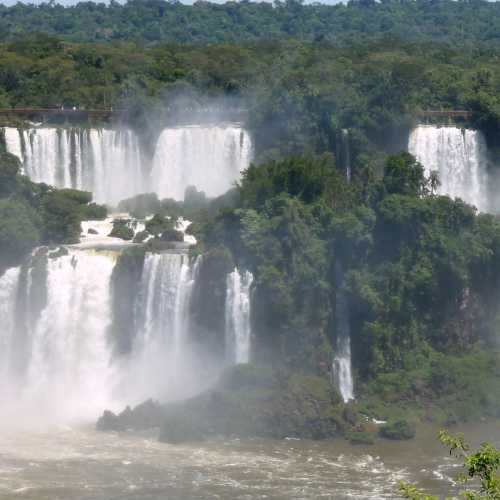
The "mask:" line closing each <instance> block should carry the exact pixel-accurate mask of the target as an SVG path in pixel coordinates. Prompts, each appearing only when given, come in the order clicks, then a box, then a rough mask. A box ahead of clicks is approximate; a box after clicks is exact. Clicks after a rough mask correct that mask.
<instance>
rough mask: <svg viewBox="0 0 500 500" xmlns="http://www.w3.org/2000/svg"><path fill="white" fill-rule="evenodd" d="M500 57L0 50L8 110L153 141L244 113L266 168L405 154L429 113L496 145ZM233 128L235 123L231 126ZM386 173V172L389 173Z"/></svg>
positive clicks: (46, 43)
mask: <svg viewBox="0 0 500 500" xmlns="http://www.w3.org/2000/svg"><path fill="white" fill-rule="evenodd" d="M497 58H498V55H497V52H496V51H488V52H484V53H483V52H481V51H479V50H475V49H470V50H468V49H464V48H459V49H458V48H457V49H454V48H450V47H448V46H445V45H439V44H438V45H436V44H411V43H399V44H395V43H393V42H380V43H377V44H369V45H357V46H355V47H349V48H339V47H335V46H333V45H330V44H326V43H321V44H318V43H316V44H314V43H302V42H297V41H289V42H269V43H267V42H259V43H256V44H251V45H227V44H225V45H205V46H179V45H176V46H161V47H160V46H158V47H152V48H143V47H139V46H137V45H134V44H132V43H121V44H103V45H96V44H68V43H63V42H61V41H60V40H58V39H56V38H51V37H47V36H45V35H40V36H34V37H25V38H23V39H22V40H19V41H16V42H11V43H5V44H2V45H0V107H16V106H35V107H36V106H61V105H66V106H78V107H86V108H89V107H99V108H103V107H109V106H113V107H114V108H115V110H117V116H120V112H119V110H121V111H122V115H121V118H123V119H125V120H128V121H129V122H130V123H132V125H133V126H134V127H136V128H137V129H138V130H140V131H141V132H142V133H143V134H144V135H145V136H148V137H153V136H154V133H155V130H156V129H157V128H158V123H163V122H164V120H165V119H174V120H175V119H179V118H180V119H189V112H186V108H191V109H192V108H200V107H204V106H209V107H212V108H216V109H219V110H221V111H224V110H228V109H235V108H237V109H239V110H244V113H243V116H242V114H241V113H240V114H238V115H237V118H238V119H241V118H242V117H243V119H244V120H245V122H246V126H247V127H248V128H249V129H250V131H251V132H252V134H253V137H254V143H255V148H256V153H257V159H258V160H260V159H268V158H273V157H274V158H276V157H278V156H285V155H288V154H301V153H303V152H307V151H312V152H316V153H321V152H324V151H332V150H335V149H336V141H337V134H338V132H339V131H340V130H341V129H349V130H350V131H351V143H352V150H353V160H354V162H356V158H357V157H358V155H359V154H361V153H363V152H368V153H370V155H371V158H372V160H373V161H374V162H376V161H377V158H378V155H379V152H380V151H381V150H382V151H388V152H397V151H400V150H401V149H403V148H404V147H405V146H406V140H407V130H408V128H409V126H410V125H411V124H412V123H413V122H414V121H416V120H417V119H418V116H417V115H418V112H419V111H420V110H426V109H467V110H470V111H472V118H471V120H470V123H469V124H470V125H473V126H475V127H478V128H480V129H482V130H483V131H484V132H485V133H486V136H487V139H488V140H489V142H490V145H493V146H494V145H495V141H496V138H497V137H498V134H499V130H500V129H499V123H500V101H499V95H500V91H499V90H500V65H499V64H498V61H497ZM229 118H231V116H230V115H229ZM379 166H380V162H379Z"/></svg>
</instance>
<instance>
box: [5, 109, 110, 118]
mask: <svg viewBox="0 0 500 500" xmlns="http://www.w3.org/2000/svg"><path fill="white" fill-rule="evenodd" d="M117 111H118V110H117ZM117 111H113V109H111V108H110V109H80V108H0V116H21V117H24V118H30V117H43V116H48V117H50V116H59V117H63V118H79V119H81V118H91V119H92V118H94V119H101V120H109V119H110V118H111V117H112V115H113V113H116V112H117Z"/></svg>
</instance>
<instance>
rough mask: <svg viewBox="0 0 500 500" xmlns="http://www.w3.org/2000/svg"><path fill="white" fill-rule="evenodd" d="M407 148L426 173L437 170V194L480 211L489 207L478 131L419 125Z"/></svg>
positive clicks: (481, 141)
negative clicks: (438, 184)
mask: <svg viewBox="0 0 500 500" xmlns="http://www.w3.org/2000/svg"><path fill="white" fill-rule="evenodd" d="M408 150H409V152H410V153H411V154H413V155H414V156H415V157H416V158H417V160H418V161H419V162H420V163H422V165H423V166H424V167H425V170H426V172H427V174H429V173H430V172H431V171H437V172H438V174H439V180H440V183H441V185H440V186H439V189H438V192H439V193H440V194H446V195H449V196H450V197H452V198H461V199H462V200H464V201H465V202H467V203H470V204H472V205H475V206H476V207H477V208H478V209H479V210H480V211H488V209H489V200H488V199H489V196H488V179H487V176H488V174H487V156H486V143H485V140H484V137H483V135H482V134H481V132H479V131H477V130H468V129H460V128H457V127H435V126H429V125H420V126H418V127H416V128H415V129H414V130H413V131H412V132H411V134H410V138H409V142H408Z"/></svg>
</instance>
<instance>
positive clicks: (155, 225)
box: [146, 214, 175, 236]
mask: <svg viewBox="0 0 500 500" xmlns="http://www.w3.org/2000/svg"><path fill="white" fill-rule="evenodd" d="M172 230H175V219H173V218H172V217H166V216H163V215H160V214H155V215H154V216H153V217H152V218H151V219H149V220H148V221H147V222H146V231H147V232H148V233H149V234H152V235H154V236H160V235H161V234H162V233H163V232H166V231H172Z"/></svg>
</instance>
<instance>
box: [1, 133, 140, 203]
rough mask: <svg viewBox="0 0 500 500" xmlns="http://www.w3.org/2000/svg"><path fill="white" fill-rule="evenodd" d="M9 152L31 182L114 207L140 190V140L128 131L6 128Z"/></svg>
mask: <svg viewBox="0 0 500 500" xmlns="http://www.w3.org/2000/svg"><path fill="white" fill-rule="evenodd" d="M4 130H5V141H6V145H7V151H9V152H10V153H12V154H15V155H16V156H18V157H19V158H20V159H21V160H22V162H23V168H24V172H25V174H26V175H27V176H28V177H30V179H32V180H33V181H34V182H44V183H46V184H50V185H52V186H56V187H68V188H69V187H71V188H76V189H83V190H86V191H91V192H92V193H93V194H94V200H95V201H97V202H99V203H104V202H106V203H110V204H116V203H118V202H119V201H120V200H122V199H124V198H127V197H129V196H133V195H135V194H137V193H140V192H144V188H145V186H144V183H143V178H144V175H143V174H142V171H141V154H140V150H139V142H138V140H137V137H136V136H135V134H133V133H132V132H131V131H130V130H125V129H124V130H109V129H100V130H97V129H66V128H55V127H51V128H32V129H24V130H21V129H19V130H18V129H15V128H11V127H7V128H5V129H4Z"/></svg>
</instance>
